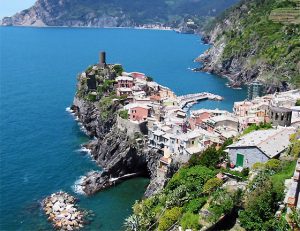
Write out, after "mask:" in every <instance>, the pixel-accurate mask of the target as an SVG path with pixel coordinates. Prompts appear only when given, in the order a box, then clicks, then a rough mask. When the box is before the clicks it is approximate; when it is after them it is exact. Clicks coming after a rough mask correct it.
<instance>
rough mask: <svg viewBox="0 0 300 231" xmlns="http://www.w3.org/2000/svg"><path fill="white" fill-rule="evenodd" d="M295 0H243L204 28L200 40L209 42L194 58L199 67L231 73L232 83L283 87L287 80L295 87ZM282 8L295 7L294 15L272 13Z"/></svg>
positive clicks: (298, 61)
mask: <svg viewBox="0 0 300 231" xmlns="http://www.w3.org/2000/svg"><path fill="white" fill-rule="evenodd" d="M297 4H298V5H297ZM299 4H300V2H299V1H298V3H297V2H296V1H292V0H290V1H285V3H284V4H282V3H281V2H280V1H277V0H264V1H257V0H250V1H245V0H244V1H241V2H240V4H239V5H237V6H235V7H233V8H232V9H230V10H228V11H227V12H225V13H224V14H223V15H222V16H220V17H219V18H218V19H216V20H215V21H214V22H213V23H212V24H211V25H210V28H207V29H206V31H204V39H203V40H204V41H205V42H208V43H211V44H212V47H211V48H210V49H209V50H208V51H206V52H205V53H204V54H202V55H201V56H200V57H198V58H197V60H198V61H200V62H202V63H203V67H202V69H203V70H204V71H208V72H212V73H216V74H219V75H223V76H227V77H229V79H230V80H231V81H232V82H231V84H232V85H233V86H239V85H241V84H244V83H246V84H247V83H250V82H252V81H254V80H260V81H261V82H263V83H265V84H266V85H267V86H269V90H272V89H274V88H277V87H279V88H282V90H284V89H285V88H286V87H287V84H288V85H289V86H288V87H290V88H294V87H299V86H300V72H299V70H300V43H299V36H300V26H299V22H298V21H297V20H296V18H297V17H298V18H300V13H299V12H300V11H299ZM287 9H289V10H288V11H287ZM280 10H281V11H282V12H285V11H287V12H294V13H295V14H294V16H295V20H294V21H284V20H281V21H279V20H276V19H275V18H274V12H277V11H280ZM297 12H298V14H297ZM297 15H298V16H297ZM281 16H282V18H284V17H286V18H287V17H288V15H281Z"/></svg>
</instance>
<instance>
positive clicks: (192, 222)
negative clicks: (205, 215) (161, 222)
mask: <svg viewBox="0 0 300 231" xmlns="http://www.w3.org/2000/svg"><path fill="white" fill-rule="evenodd" d="M180 225H181V227H182V228H183V230H186V229H192V230H199V229H200V228H201V225H200V224H199V215H198V214H194V213H191V212H186V213H185V214H184V215H183V216H182V218H181V220H180Z"/></svg>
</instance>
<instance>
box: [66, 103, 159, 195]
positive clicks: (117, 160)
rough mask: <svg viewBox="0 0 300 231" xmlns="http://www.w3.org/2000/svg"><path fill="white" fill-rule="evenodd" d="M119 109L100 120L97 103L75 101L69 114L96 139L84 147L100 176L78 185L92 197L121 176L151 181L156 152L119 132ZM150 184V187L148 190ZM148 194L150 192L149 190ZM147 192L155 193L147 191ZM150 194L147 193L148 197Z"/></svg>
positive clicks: (84, 180)
mask: <svg viewBox="0 0 300 231" xmlns="http://www.w3.org/2000/svg"><path fill="white" fill-rule="evenodd" d="M117 109H118V106H117V105H115V106H114V107H113V108H111V111H112V116H111V117H109V118H107V119H103V118H101V116H100V114H101V111H99V109H98V108H97V105H96V103H92V102H89V101H86V100H84V99H80V98H78V97H75V98H74V102H73V106H72V107H71V110H73V112H74V113H75V115H76V116H77V117H78V120H79V121H80V123H82V126H83V127H84V128H85V130H86V133H87V134H88V135H89V136H91V137H95V138H96V139H94V140H92V141H91V142H89V143H88V144H85V147H87V148H88V149H90V150H91V155H92V157H93V159H94V160H95V161H96V162H97V164H98V165H99V166H101V168H102V169H103V171H102V172H92V173H90V174H88V175H87V176H86V177H84V179H83V182H82V184H81V186H82V190H83V191H84V192H85V193H86V194H87V195H91V194H94V193H96V192H98V191H100V190H103V189H105V188H108V187H111V186H112V185H114V184H115V183H118V182H119V181H116V182H110V181H109V180H110V179H111V178H120V177H121V179H124V178H122V177H123V176H124V175H128V174H136V175H141V176H146V177H150V179H152V180H154V179H155V177H156V170H157V164H158V160H159V158H160V157H161V156H162V154H158V153H157V151H156V150H152V149H149V148H148V146H147V145H146V140H144V141H143V143H142V144H138V143H137V142H136V140H135V139H134V137H129V136H128V135H127V132H126V130H124V131H121V130H120V129H118V128H117V126H116V115H115V114H114V113H113V112H115V111H117ZM151 185H152V184H150V185H149V187H150V188H151V187H152V186H151ZM148 191H149V190H148ZM149 192H154V191H153V190H150V191H149ZM148 194H149V195H150V194H151V193H147V195H148Z"/></svg>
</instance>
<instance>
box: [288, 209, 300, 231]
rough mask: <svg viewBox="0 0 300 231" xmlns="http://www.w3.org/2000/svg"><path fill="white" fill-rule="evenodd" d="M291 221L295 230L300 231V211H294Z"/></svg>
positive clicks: (290, 216)
mask: <svg viewBox="0 0 300 231" xmlns="http://www.w3.org/2000/svg"><path fill="white" fill-rule="evenodd" d="M289 219H290V221H291V222H292V223H293V225H294V228H295V230H299V229H300V209H296V208H294V209H292V213H291V214H290V215H289Z"/></svg>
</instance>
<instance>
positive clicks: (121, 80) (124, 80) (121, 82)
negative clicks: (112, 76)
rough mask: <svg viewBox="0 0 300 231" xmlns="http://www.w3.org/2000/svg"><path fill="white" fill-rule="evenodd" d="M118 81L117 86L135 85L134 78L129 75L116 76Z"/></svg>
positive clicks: (128, 86)
mask: <svg viewBox="0 0 300 231" xmlns="http://www.w3.org/2000/svg"><path fill="white" fill-rule="evenodd" d="M116 81H117V88H130V89H131V88H132V87H133V86H134V84H133V78H132V77H128V76H119V77H117V78H116Z"/></svg>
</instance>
